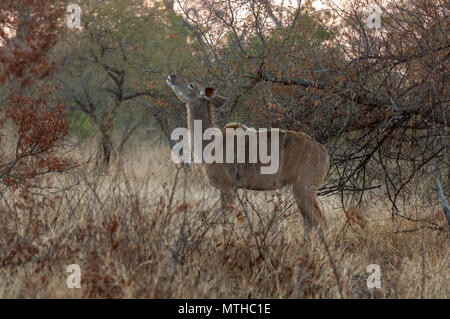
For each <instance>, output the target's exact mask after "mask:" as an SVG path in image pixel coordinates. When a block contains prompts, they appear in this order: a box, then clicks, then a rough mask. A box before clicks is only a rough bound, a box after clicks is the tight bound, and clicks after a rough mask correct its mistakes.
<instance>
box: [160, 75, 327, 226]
mask: <svg viewBox="0 0 450 319" xmlns="http://www.w3.org/2000/svg"><path fill="white" fill-rule="evenodd" d="M167 83H168V85H169V86H170V87H171V88H172V89H173V91H174V92H175V94H176V95H177V96H178V97H179V98H180V99H181V100H182V101H184V102H185V103H186V107H187V114H188V127H189V130H190V131H191V132H192V125H193V121H194V120H201V121H202V129H203V131H204V130H206V129H207V128H209V127H214V126H215V122H214V108H218V107H222V106H223V105H224V104H225V102H226V99H225V98H224V97H221V96H218V95H216V94H215V92H214V89H212V88H205V87H203V86H201V85H199V84H197V83H189V82H188V81H186V80H185V79H183V78H180V77H178V76H175V75H169V77H168V78H167ZM205 92H207V94H205ZM226 128H242V129H244V130H246V129H247V127H246V126H245V125H242V124H239V123H230V124H228V125H226V126H225V127H224V128H223V129H222V133H223V138H224V140H223V145H224V152H223V154H224V156H225V154H226ZM257 134H259V132H258V133H257ZM272 134H273V133H272V131H269V134H268V137H267V142H268V145H270V138H271V136H272ZM191 136H193V134H191ZM258 140H259V137H258ZM279 141H280V143H279V152H280V153H279V154H280V158H279V169H278V171H277V172H276V173H275V174H266V175H263V174H261V173H260V167H261V166H266V165H267V164H262V163H260V162H258V163H248V160H247V159H248V158H249V157H248V156H249V147H248V146H249V143H248V137H247V141H246V143H245V146H246V149H245V152H246V155H245V156H246V157H245V158H246V161H245V163H211V164H208V163H202V169H203V172H204V174H205V175H206V177H207V179H208V181H209V183H210V184H211V185H213V186H214V187H216V188H218V189H219V190H220V193H221V201H222V207H223V208H224V210H225V209H226V208H227V207H230V206H232V205H233V202H234V199H235V191H236V190H237V189H249V190H260V191H266V190H275V189H279V188H282V187H284V186H286V185H291V186H292V192H293V195H294V197H295V199H296V202H297V205H298V208H299V210H300V212H301V213H302V215H303V217H304V221H305V227H306V231H308V230H309V228H310V225H311V222H314V223H316V224H317V223H323V222H325V219H324V217H323V214H322V210H321V208H320V206H319V203H318V200H317V191H318V189H319V187H320V185H321V184H322V182H323V181H324V179H325V176H326V174H327V172H328V169H329V155H328V152H327V150H326V149H325V147H324V146H323V145H321V144H320V143H318V142H317V141H315V140H314V139H313V138H312V137H311V136H309V135H307V134H305V133H303V132H294V131H286V130H280V131H279ZM204 146H205V142H204V141H203V147H204ZM268 148H269V149H270V147H268ZM234 150H235V152H236V146H235V147H234ZM235 158H236V154H235Z"/></svg>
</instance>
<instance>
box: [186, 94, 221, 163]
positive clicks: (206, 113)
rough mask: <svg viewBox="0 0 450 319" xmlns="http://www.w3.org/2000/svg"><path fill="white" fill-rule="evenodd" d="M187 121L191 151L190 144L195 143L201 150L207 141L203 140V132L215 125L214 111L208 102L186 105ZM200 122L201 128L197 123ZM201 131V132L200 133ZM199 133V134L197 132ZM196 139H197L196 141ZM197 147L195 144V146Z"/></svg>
mask: <svg viewBox="0 0 450 319" xmlns="http://www.w3.org/2000/svg"><path fill="white" fill-rule="evenodd" d="M187 122H188V130H189V134H190V136H191V141H190V145H191V153H192V156H193V155H194V154H193V149H192V146H193V145H194V144H195V143H197V144H196V145H198V146H199V147H201V150H202V152H203V149H204V148H205V146H206V145H207V144H208V142H207V141H205V140H203V138H202V137H203V133H204V132H205V131H206V130H207V129H208V128H211V127H214V126H215V123H214V113H213V110H212V106H211V105H210V104H209V103H206V102H205V103H204V105H195V107H194V106H192V105H189V104H188V105H187ZM200 123H201V128H200V127H199V124H200ZM200 132H201V133H200ZM198 133H200V136H199V134H198ZM196 140H197V141H196ZM196 147H197V146H196ZM202 162H203V160H202Z"/></svg>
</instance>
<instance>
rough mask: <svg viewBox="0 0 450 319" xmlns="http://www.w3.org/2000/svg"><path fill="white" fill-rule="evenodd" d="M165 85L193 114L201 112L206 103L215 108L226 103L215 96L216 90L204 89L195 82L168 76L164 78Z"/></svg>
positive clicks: (173, 75)
mask: <svg viewBox="0 0 450 319" xmlns="http://www.w3.org/2000/svg"><path fill="white" fill-rule="evenodd" d="M166 82H167V84H168V85H169V86H170V87H171V88H172V90H173V91H174V92H175V94H176V96H178V98H179V99H180V100H181V101H183V102H184V103H186V106H187V107H188V109H189V110H190V111H191V112H193V113H197V112H201V111H203V110H204V108H205V107H206V106H207V104H208V102H210V104H211V105H213V106H214V107H216V108H220V107H222V106H223V105H224V104H225V102H226V101H227V99H226V98H224V97H223V96H220V95H216V90H215V89H214V88H212V87H204V86H202V85H200V84H198V83H195V82H189V81H188V80H186V79H184V78H182V77H180V76H177V75H175V74H170V75H169V76H168V77H167V78H166Z"/></svg>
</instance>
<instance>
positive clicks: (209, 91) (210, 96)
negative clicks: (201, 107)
mask: <svg viewBox="0 0 450 319" xmlns="http://www.w3.org/2000/svg"><path fill="white" fill-rule="evenodd" d="M200 94H201V95H203V96H204V98H205V99H206V100H208V101H209V102H211V103H212V105H214V106H215V107H217V108H220V107H223V106H224V105H225V103H226V102H227V99H226V98H225V97H223V96H220V95H216V90H215V89H214V88H211V87H207V88H205V90H204V91H202V92H200Z"/></svg>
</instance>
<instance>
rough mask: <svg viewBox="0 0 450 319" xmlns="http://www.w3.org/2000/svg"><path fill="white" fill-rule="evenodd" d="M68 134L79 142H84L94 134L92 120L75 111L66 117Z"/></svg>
mask: <svg viewBox="0 0 450 319" xmlns="http://www.w3.org/2000/svg"><path fill="white" fill-rule="evenodd" d="M68 122H69V128H70V129H69V134H70V135H71V136H74V137H77V138H79V139H81V140H86V139H88V138H90V137H92V136H93V135H94V133H96V131H97V130H96V127H95V126H94V124H93V123H92V119H91V118H90V117H89V116H88V115H87V114H86V113H84V112H82V111H80V110H76V111H74V112H72V113H71V114H70V115H69V116H68Z"/></svg>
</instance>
